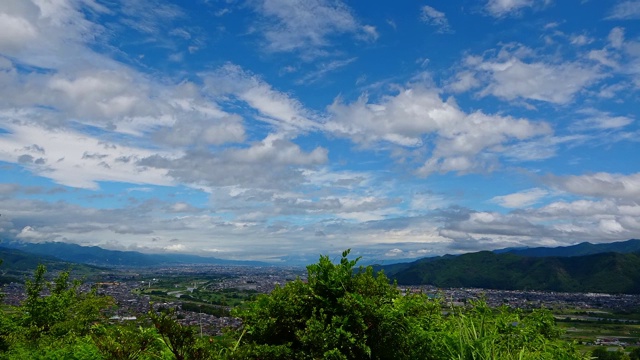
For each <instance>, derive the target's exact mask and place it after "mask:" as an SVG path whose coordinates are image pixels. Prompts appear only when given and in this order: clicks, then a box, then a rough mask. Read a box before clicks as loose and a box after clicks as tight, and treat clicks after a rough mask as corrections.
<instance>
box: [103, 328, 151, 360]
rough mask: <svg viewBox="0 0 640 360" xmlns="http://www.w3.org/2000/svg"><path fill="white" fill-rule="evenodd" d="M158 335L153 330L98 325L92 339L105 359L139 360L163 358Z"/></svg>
mask: <svg viewBox="0 0 640 360" xmlns="http://www.w3.org/2000/svg"><path fill="white" fill-rule="evenodd" d="M157 336H158V333H157V332H156V331H154V329H153V328H143V327H141V326H139V327H133V326H127V325H117V326H104V325H96V326H95V327H94V328H93V329H92V332H91V338H92V340H93V342H94V344H95V345H96V347H97V348H98V351H99V352H100V353H101V354H102V356H103V357H104V358H105V359H110V360H137V359H143V358H149V357H157V358H160V357H161V355H160V354H161V346H160V341H159V339H158V338H157Z"/></svg>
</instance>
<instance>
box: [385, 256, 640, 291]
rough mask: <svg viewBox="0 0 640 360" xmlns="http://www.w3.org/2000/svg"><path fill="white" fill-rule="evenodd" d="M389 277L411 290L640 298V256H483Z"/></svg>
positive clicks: (430, 263) (436, 262) (428, 264)
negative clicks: (457, 289) (434, 288)
mask: <svg viewBox="0 0 640 360" xmlns="http://www.w3.org/2000/svg"><path fill="white" fill-rule="evenodd" d="M389 276H390V277H391V278H393V279H396V280H397V281H398V283H399V284H405V285H434V286H438V287H477V288H487V289H503V290H549V291H562V292H604V293H627V294H638V293H640V254H639V253H630V254H622V253H601V254H594V255H586V256H574V257H525V256H519V255H514V254H510V253H504V254H496V253H494V252H490V251H482V252H477V253H470V254H464V255H460V256H455V257H445V258H437V259H434V258H430V259H425V260H420V261H417V262H414V263H412V264H410V265H409V266H407V267H406V268H404V269H399V271H397V272H395V273H393V272H392V273H391V274H389Z"/></svg>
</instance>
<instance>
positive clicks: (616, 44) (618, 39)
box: [607, 1, 640, 49]
mask: <svg viewBox="0 0 640 360" xmlns="http://www.w3.org/2000/svg"><path fill="white" fill-rule="evenodd" d="M638 4H639V5H640V1H639V2H638ZM607 39H608V40H609V44H610V45H611V46H612V47H613V48H615V49H619V48H621V47H622V45H623V44H624V29H623V28H621V27H615V28H613V29H611V31H610V32H609V36H608V37H607Z"/></svg>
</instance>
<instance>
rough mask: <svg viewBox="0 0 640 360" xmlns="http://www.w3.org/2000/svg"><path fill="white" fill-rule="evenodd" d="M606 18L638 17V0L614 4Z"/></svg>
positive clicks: (639, 3)
mask: <svg viewBox="0 0 640 360" xmlns="http://www.w3.org/2000/svg"><path fill="white" fill-rule="evenodd" d="M607 19H619V20H637V19H640V1H637V0H632V1H621V2H619V3H618V4H616V5H615V6H614V7H613V8H612V9H611V12H610V13H609V16H607Z"/></svg>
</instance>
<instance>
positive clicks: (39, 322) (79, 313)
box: [19, 265, 113, 339]
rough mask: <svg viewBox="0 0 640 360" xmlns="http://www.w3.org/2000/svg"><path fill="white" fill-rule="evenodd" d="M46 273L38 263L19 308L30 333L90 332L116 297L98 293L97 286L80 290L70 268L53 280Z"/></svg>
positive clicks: (35, 336)
mask: <svg viewBox="0 0 640 360" xmlns="http://www.w3.org/2000/svg"><path fill="white" fill-rule="evenodd" d="M46 273H47V269H46V267H45V266H44V265H38V267H37V268H36V271H35V272H34V275H33V278H32V279H28V280H27V281H26V282H25V292H26V294H27V298H26V299H25V301H24V302H23V304H22V306H21V307H20V308H19V311H20V312H21V314H22V318H21V323H22V326H24V327H25V328H26V329H27V333H28V337H29V338H30V339H37V338H38V337H40V336H42V335H44V334H49V333H53V334H54V335H57V336H64V335H66V334H68V333H72V334H74V335H86V334H88V333H89V330H90V327H91V325H92V323H93V322H95V321H98V320H99V319H101V318H102V317H103V315H102V313H101V311H102V310H103V309H105V308H107V307H108V306H109V305H111V304H113V299H111V298H110V297H104V296H98V295H97V294H96V292H95V290H92V291H91V292H89V293H82V292H80V291H78V287H79V286H80V282H79V281H77V280H76V281H73V282H71V281H70V280H69V272H68V271H65V272H61V273H60V274H59V275H58V276H57V277H56V278H55V279H54V280H53V281H52V282H48V281H46V279H45V274H46Z"/></svg>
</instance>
